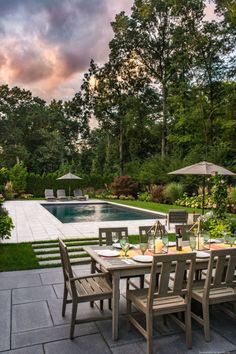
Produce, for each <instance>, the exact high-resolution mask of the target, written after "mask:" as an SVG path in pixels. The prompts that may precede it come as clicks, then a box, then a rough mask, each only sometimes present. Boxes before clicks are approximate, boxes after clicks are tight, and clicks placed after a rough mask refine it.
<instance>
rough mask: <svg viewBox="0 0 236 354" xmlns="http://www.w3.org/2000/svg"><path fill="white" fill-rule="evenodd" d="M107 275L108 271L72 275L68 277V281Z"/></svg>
mask: <svg viewBox="0 0 236 354" xmlns="http://www.w3.org/2000/svg"><path fill="white" fill-rule="evenodd" d="M108 275H109V273H108V272H106V273H94V274H89V275H84V276H81V277H73V278H69V280H70V281H75V280H80V279H87V278H98V277H99V278H101V277H107V276H108Z"/></svg>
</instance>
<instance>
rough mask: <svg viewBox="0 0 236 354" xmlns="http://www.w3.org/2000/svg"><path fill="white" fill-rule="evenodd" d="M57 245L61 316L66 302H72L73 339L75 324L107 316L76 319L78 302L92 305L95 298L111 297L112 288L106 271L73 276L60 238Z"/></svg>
mask: <svg viewBox="0 0 236 354" xmlns="http://www.w3.org/2000/svg"><path fill="white" fill-rule="evenodd" d="M59 247H60V254H61V263H62V269H63V276H64V295H63V305H62V316H63V317H64V316H65V311H66V304H68V303H72V315H71V327H70V338H71V339H73V337H74V328H75V324H79V323H84V322H93V321H99V320H104V319H107V318H108V317H107V316H103V317H94V318H88V319H81V320H77V319H76V314H77V306H78V304H79V303H82V302H90V304H91V305H92V304H93V302H94V301H96V300H104V299H111V298H112V289H111V284H110V281H109V277H108V273H99V274H91V275H86V276H81V277H77V276H75V275H74V274H73V271H72V267H71V264H70V259H69V255H68V251H67V247H66V245H65V244H64V242H63V241H62V240H60V239H59ZM68 293H69V295H70V296H71V300H67V296H68ZM109 318H110V317H109Z"/></svg>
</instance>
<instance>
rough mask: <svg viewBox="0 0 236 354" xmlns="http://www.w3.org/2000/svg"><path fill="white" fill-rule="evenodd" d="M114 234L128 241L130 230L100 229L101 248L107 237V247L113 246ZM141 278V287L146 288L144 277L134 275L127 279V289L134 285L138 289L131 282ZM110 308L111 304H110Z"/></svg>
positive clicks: (125, 228) (123, 228)
mask: <svg viewBox="0 0 236 354" xmlns="http://www.w3.org/2000/svg"><path fill="white" fill-rule="evenodd" d="M113 232H117V233H118V237H119V240H120V239H121V238H122V237H126V238H127V239H128V228H127V227H109V228H100V229H99V246H102V244H103V243H102V241H103V240H104V237H105V242H106V246H110V245H112V243H113V242H112V233H113ZM96 270H97V271H98V272H99V271H103V269H102V268H97V267H96ZM137 277H138V278H139V280H140V287H141V288H143V287H144V275H139V276H138V275H134V276H130V277H128V278H127V277H125V278H126V279H127V284H126V285H127V289H128V288H129V285H132V286H133V287H134V288H137V286H136V285H135V284H134V283H133V282H132V281H131V280H130V278H137ZM102 306H103V305H102V303H101V307H102ZM109 307H111V306H110V304H109Z"/></svg>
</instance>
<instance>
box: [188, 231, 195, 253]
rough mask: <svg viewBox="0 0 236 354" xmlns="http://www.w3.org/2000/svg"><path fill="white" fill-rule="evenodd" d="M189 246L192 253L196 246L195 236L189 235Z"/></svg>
mask: <svg viewBox="0 0 236 354" xmlns="http://www.w3.org/2000/svg"><path fill="white" fill-rule="evenodd" d="M189 246H190V248H191V250H192V251H194V250H195V249H196V246H197V240H196V236H195V235H193V234H191V235H190V236H189Z"/></svg>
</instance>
